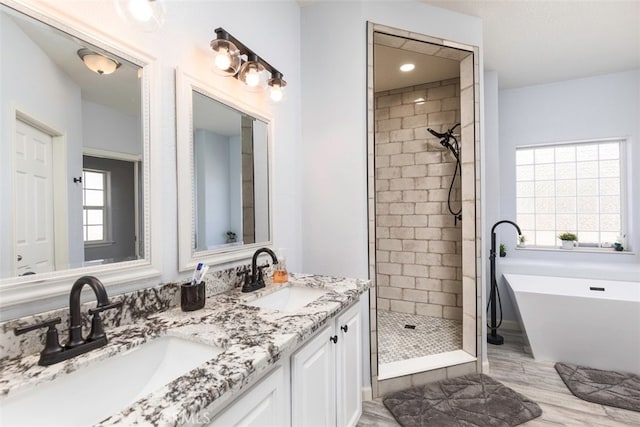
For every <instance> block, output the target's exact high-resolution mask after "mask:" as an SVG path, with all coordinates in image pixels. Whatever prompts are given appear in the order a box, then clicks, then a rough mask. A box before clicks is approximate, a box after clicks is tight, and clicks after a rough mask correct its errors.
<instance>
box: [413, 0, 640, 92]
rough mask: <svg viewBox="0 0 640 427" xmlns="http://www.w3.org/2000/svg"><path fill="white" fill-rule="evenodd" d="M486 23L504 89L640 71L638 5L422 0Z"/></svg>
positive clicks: (488, 53)
mask: <svg viewBox="0 0 640 427" xmlns="http://www.w3.org/2000/svg"><path fill="white" fill-rule="evenodd" d="M420 1H421V2H423V3H428V4H430V5H433V6H436V7H440V8H444V9H449V10H452V11H456V12H460V13H464V14H466V15H472V16H477V17H479V18H481V19H482V25H483V46H484V68H485V70H495V71H497V72H498V81H499V85H500V88H501V89H508V88H516V87H522V86H529V85H535V84H543V83H550V82H555V81H562V80H568V79H575V78H581V77H588V76H594V75H599V74H606V73H612V72H616V71H624V70H629V69H633V68H640V1H638V0H595V1H584V0H573V1H561V0H555V1H545V0H539V1H538V0H520V1H515V0H491V1H489V0H471V1H469V0H456V1H451V0H449V1H444V0H420Z"/></svg>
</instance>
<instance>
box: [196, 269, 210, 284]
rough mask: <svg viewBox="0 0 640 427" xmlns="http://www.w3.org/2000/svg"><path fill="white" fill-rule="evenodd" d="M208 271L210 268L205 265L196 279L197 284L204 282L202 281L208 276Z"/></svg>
mask: <svg viewBox="0 0 640 427" xmlns="http://www.w3.org/2000/svg"><path fill="white" fill-rule="evenodd" d="M207 271H209V266H208V265H205V266H204V267H203V268H202V270H200V272H199V273H198V277H196V284H198V283H200V282H202V279H204V275H205V274H207Z"/></svg>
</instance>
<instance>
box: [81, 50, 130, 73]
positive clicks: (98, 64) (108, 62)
mask: <svg viewBox="0 0 640 427" xmlns="http://www.w3.org/2000/svg"><path fill="white" fill-rule="evenodd" d="M78 56H79V57H80V59H82V62H84V65H86V66H87V68H88V69H90V70H91V71H93V72H94V73H98V74H100V75H102V74H111V73H113V72H114V71H116V70H117V69H118V67H120V63H119V62H118V61H116V60H115V59H111V58H107V57H106V56H104V55H100V54H99V53H95V52H94V51H92V50H90V49H87V48H83V49H80V50H78Z"/></svg>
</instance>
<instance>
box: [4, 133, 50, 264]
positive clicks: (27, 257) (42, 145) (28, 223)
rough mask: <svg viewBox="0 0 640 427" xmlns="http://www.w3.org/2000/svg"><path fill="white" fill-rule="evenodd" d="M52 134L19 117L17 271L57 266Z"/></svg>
mask: <svg viewBox="0 0 640 427" xmlns="http://www.w3.org/2000/svg"><path fill="white" fill-rule="evenodd" d="M51 150H52V139H51V136H50V135H48V134H46V133H44V132H42V131H40V130H38V129H36V128H34V127H33V126H31V125H29V124H27V123H25V122H22V121H20V120H16V134H15V138H14V156H15V162H14V167H15V169H14V203H13V206H14V209H15V210H14V215H15V217H14V233H15V234H14V236H15V242H14V245H15V246H14V255H15V260H14V262H15V273H16V275H23V274H25V273H44V272H47V271H52V270H54V266H55V259H54V246H55V245H54V243H55V242H54V225H53V224H54V223H53V166H52V153H51Z"/></svg>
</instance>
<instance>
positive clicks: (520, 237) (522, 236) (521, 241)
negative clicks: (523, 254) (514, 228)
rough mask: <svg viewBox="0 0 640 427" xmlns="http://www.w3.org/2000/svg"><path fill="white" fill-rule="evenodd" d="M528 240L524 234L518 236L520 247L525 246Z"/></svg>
mask: <svg viewBox="0 0 640 427" xmlns="http://www.w3.org/2000/svg"><path fill="white" fill-rule="evenodd" d="M526 241H527V238H526V237H525V235H524V234H521V235H519V236H518V247H519V248H524V243H525V242H526Z"/></svg>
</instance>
